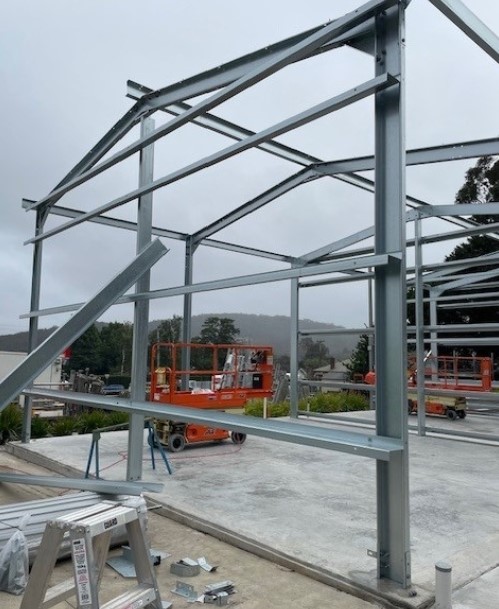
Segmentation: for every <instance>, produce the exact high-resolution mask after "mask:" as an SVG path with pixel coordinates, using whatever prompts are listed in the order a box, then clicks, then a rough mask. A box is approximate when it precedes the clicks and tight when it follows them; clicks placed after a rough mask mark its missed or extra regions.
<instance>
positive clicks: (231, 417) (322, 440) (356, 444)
mask: <svg viewBox="0 0 499 609" xmlns="http://www.w3.org/2000/svg"><path fill="white" fill-rule="evenodd" d="M25 394H26V395H31V396H34V397H45V398H49V399H56V400H58V401H63V402H65V401H70V402H71V403H72V404H81V405H83V406H90V407H93V408H102V407H103V406H104V407H105V408H106V409H109V410H118V411H121V412H133V413H139V414H142V415H144V416H152V417H156V418H159V419H169V420H172V421H182V422H184V423H201V424H206V425H209V426H213V427H218V428H221V429H227V430H230V431H237V432H241V433H247V434H252V435H256V436H260V437H263V438H271V439H274V440H279V441H282V442H291V443H293V444H301V445H304V446H313V447H316V448H326V449H329V450H338V451H340V452H346V453H350V454H355V455H359V456H362V457H369V458H372V459H378V460H381V461H389V460H390V459H391V458H392V456H396V455H398V454H399V453H400V451H401V450H402V449H403V445H402V443H401V442H400V441H398V440H396V439H393V438H385V437H381V436H372V435H364V434H358V433H352V432H343V431H337V430H329V429H327V428H324V427H312V426H310V425H303V424H300V423H291V422H288V421H277V420H275V419H258V418H255V417H245V416H243V415H235V414H229V413H227V412H221V411H213V410H206V409H200V408H185V407H179V406H170V405H168V404H156V403H154V402H142V401H138V400H137V401H135V400H134V401H131V400H125V399H120V398H112V399H109V398H104V399H103V398H102V396H93V395H89V394H85V393H76V392H71V394H68V393H67V392H65V391H47V390H39V389H36V388H33V389H30V390H28V391H26V392H25Z"/></svg>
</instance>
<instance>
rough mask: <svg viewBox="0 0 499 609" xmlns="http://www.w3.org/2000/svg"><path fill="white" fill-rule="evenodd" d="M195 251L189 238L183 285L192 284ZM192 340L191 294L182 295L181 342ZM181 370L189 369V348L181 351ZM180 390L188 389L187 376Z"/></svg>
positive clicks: (186, 247) (186, 248) (183, 376)
mask: <svg viewBox="0 0 499 609" xmlns="http://www.w3.org/2000/svg"><path fill="white" fill-rule="evenodd" d="M196 249H197V245H196V243H194V239H193V238H192V236H191V237H189V238H188V239H187V240H186V242H185V268H184V285H192V282H193V271H194V268H193V265H194V252H195V251H196ZM191 340H192V293H187V294H184V316H183V322H182V342H184V343H190V342H191ZM181 357H182V370H189V369H190V367H191V361H190V360H191V349H190V347H188V348H186V349H182V355H181ZM181 382H182V389H183V390H184V391H187V389H188V387H189V375H186V374H183V375H182V381H181Z"/></svg>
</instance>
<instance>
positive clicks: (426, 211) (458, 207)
mask: <svg viewBox="0 0 499 609" xmlns="http://www.w3.org/2000/svg"><path fill="white" fill-rule="evenodd" d="M498 214H499V203H496V202H494V201H491V202H490V203H452V204H450V205H428V206H427V207H424V208H422V209H420V210H419V215H420V217H421V218H424V217H434V216H438V217H442V216H494V215H498Z"/></svg>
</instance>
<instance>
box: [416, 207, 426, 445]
mask: <svg viewBox="0 0 499 609" xmlns="http://www.w3.org/2000/svg"><path fill="white" fill-rule="evenodd" d="M414 248H415V249H414V255H415V266H416V282H415V286H414V300H415V304H416V371H417V372H416V386H417V402H418V434H419V435H420V436H425V435H426V407H425V392H424V381H425V379H424V366H425V361H424V359H425V358H424V304H423V276H422V271H421V269H422V267H423V251H422V244H421V218H420V216H419V215H418V216H417V218H416V220H415V221H414Z"/></svg>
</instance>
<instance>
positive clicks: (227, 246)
mask: <svg viewBox="0 0 499 609" xmlns="http://www.w3.org/2000/svg"><path fill="white" fill-rule="evenodd" d="M32 202H33V201H31V200H30V199H23V207H25V206H26V205H28V204H30V203H32ZM49 213H50V214H52V215H55V216H62V217H64V218H79V217H80V216H81V215H83V214H84V213H85V212H83V211H79V210H77V209H71V208H68V207H60V206H59V205H53V206H52V207H51V208H50V210H49ZM89 222H94V223H95V224H102V225H104V226H111V227H113V228H121V229H124V230H130V231H134V232H137V223H136V222H131V221H130V220H122V219H121V218H114V217H111V216H96V217H95V218H91V219H90V220H89ZM152 234H153V235H155V236H157V237H165V238H166V239H176V240H177V241H186V240H187V239H188V237H189V235H188V234H187V233H181V232H179V231H172V230H169V229H167V228H160V227H158V226H153V227H152ZM198 245H203V246H205V247H212V248H215V249H221V250H225V251H229V252H235V253H236V254H245V255H247V256H256V257H259V258H266V259H268V260H276V261H278V262H287V263H289V264H294V263H296V262H297V261H298V258H295V257H294V256H289V255H288V254H279V253H277V252H269V251H267V250H261V249H258V248H254V247H247V246H246V245H238V244H237V243H229V242H227V241H219V240H217V239H202V240H201V241H200V242H199V244H198Z"/></svg>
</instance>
